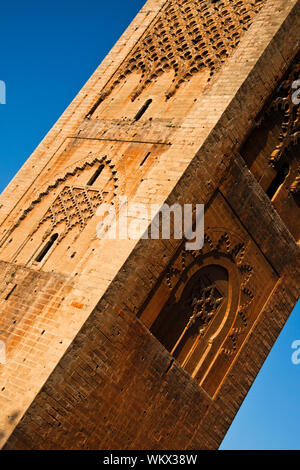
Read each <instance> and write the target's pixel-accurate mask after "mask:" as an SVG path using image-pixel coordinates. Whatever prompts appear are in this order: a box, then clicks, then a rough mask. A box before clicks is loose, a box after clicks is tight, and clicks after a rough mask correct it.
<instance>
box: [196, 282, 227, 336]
mask: <svg viewBox="0 0 300 470" xmlns="http://www.w3.org/2000/svg"><path fill="white" fill-rule="evenodd" d="M221 302H222V295H221V294H220V292H219V291H218V289H217V288H216V287H215V286H214V285H212V286H209V287H205V288H202V289H201V290H200V292H197V293H195V295H194V296H193V300H192V305H191V306H192V312H193V313H192V316H191V317H190V319H189V322H188V324H187V329H189V328H191V327H192V326H193V325H195V324H196V325H197V327H198V330H199V333H200V334H201V335H203V334H204V332H205V330H206V328H207V326H208V325H209V323H210V322H211V320H212V319H213V317H214V316H215V314H216V313H217V310H218V307H219V306H220V304H221Z"/></svg>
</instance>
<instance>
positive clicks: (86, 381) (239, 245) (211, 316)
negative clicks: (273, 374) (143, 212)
mask: <svg viewBox="0 0 300 470" xmlns="http://www.w3.org/2000/svg"><path fill="white" fill-rule="evenodd" d="M299 32H300V1H299V0H215V1H213V0H148V1H147V3H146V4H145V6H144V7H143V8H142V10H141V11H140V13H139V14H138V15H137V17H136V18H135V19H134V21H133V23H132V24H131V26H130V27H129V28H128V29H127V31H126V32H125V33H124V35H123V36H122V37H121V39H120V40H119V41H118V43H117V44H116V45H115V47H114V48H113V49H112V51H111V52H110V53H109V54H108V56H107V57H106V59H105V60H104V61H103V63H102V64H101V65H100V67H99V68H98V69H97V70H96V72H95V73H94V74H93V76H92V77H91V78H90V80H89V81H88V82H87V84H86V85H85V86H84V87H83V89H82V90H81V91H80V93H79V94H78V96H77V97H76V98H75V99H74V101H73V102H72V103H71V104H70V106H69V107H68V108H67V110H66V111H65V113H64V114H63V115H62V117H61V118H60V119H59V121H58V122H57V123H56V124H55V126H54V127H53V129H52V130H51V131H50V132H49V134H48V135H47V136H46V138H45V139H44V140H43V141H42V143H41V144H40V145H39V147H38V148H37V149H36V151H35V152H34V153H33V155H32V156H31V157H30V158H29V159H28V160H27V162H26V163H25V165H24V166H23V168H22V169H21V170H20V171H19V173H18V174H17V175H16V177H15V178H14V179H13V181H12V182H11V183H10V185H9V186H8V187H7V189H6V190H5V191H4V193H3V195H2V198H1V227H0V235H1V239H0V260H1V261H0V262H1V285H0V288H1V304H0V305H1V307H0V308H1V316H0V319H1V320H0V322H1V329H0V340H1V341H3V343H4V344H5V345H6V363H5V364H2V365H0V410H1V411H0V437H1V445H2V446H3V447H4V448H6V449H32V448H34V449H215V448H217V447H218V446H219V445H220V443H221V441H222V438H223V437H224V434H225V433H226V431H227V429H228V427H229V425H230V423H231V422H232V420H233V418H234V416H235V414H236V412H237V410H238V409H239V407H240V405H241V403H242V401H243V399H244V398H245V396H246V394H247V392H248V390H249V388H250V386H251V384H252V382H253V380H254V378H255V377H256V375H257V373H258V371H259V370H260V368H261V366H262V364H263V362H264V360H265V359H266V357H267V355H268V353H269V351H270V349H271V347H272V345H273V344H274V341H275V340H276V338H277V336H278V334H279V333H280V331H281V329H282V327H283V325H284V323H285V322H286V320H287V318H288V316H289V314H290V312H291V311H292V309H293V306H294V305H295V303H296V301H297V298H298V296H299V286H300V283H299V245H298V244H297V243H298V242H299V240H300V209H299V199H300V174H299V171H300V166H299V154H300V142H299V143H298V138H299V135H300V114H299V113H300V111H299V110H300V107H299V106H298V104H297V103H298V99H297V96H298V95H297V91H296V90H295V86H296V85H295V81H297V80H298V79H300V44H299ZM298 88H300V87H298ZM120 196H123V197H124V196H126V197H127V199H128V202H129V203H142V204H145V205H149V204H151V203H155V204H158V205H162V204H163V203H167V204H169V205H173V204H175V203H176V204H181V205H182V204H199V203H202V204H205V243H204V246H203V248H202V249H201V250H195V251H187V250H186V249H185V244H184V242H185V240H179V239H170V240H162V239H156V240H150V239H144V238H141V239H140V240H132V239H116V240H112V239H107V238H104V239H103V238H102V239H100V238H98V237H97V236H96V228H97V226H98V224H99V217H98V216H97V209H98V207H100V206H101V204H102V203H104V202H105V203H106V204H110V205H112V206H113V205H117V200H118V198H119V197H120ZM133 221H134V222H136V223H139V222H140V223H142V221H141V220H140V219H139V217H138V216H137V215H136V216H135V217H133ZM195 305H196V307H197V308H196V313H197V315H196V316H195V315H194V314H195ZM193 315H194V317H193ZM192 317H193V321H191V318H192ZM3 362H4V361H3Z"/></svg>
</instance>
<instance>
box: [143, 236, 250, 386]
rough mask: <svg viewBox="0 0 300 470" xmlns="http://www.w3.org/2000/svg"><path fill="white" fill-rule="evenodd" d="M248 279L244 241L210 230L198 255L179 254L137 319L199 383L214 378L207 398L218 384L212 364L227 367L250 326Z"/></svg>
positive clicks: (185, 252) (184, 252) (195, 252)
mask: <svg viewBox="0 0 300 470" xmlns="http://www.w3.org/2000/svg"><path fill="white" fill-rule="evenodd" d="M253 275H254V268H253V266H252V265H250V263H249V262H248V261H247V256H246V245H245V242H243V241H242V240H241V239H240V238H239V237H238V236H237V235H236V234H234V233H229V232H225V231H221V230H220V229H214V230H211V231H209V232H207V233H206V235H205V244H204V247H203V249H202V250H200V251H193V252H189V251H185V250H184V249H182V250H181V251H180V253H179V254H178V256H177V257H176V259H175V261H174V262H173V263H172V265H171V266H170V267H169V268H168V270H167V272H166V273H165V275H164V277H163V280H162V281H161V282H160V284H159V286H158V287H157V288H156V290H155V292H154V294H152V296H151V298H150V299H149V300H148V302H147V305H146V307H144V309H143V311H142V312H141V313H140V315H139V316H140V318H141V320H142V321H143V322H144V323H145V324H146V325H147V326H148V328H149V329H150V331H151V332H152V334H153V335H154V336H156V337H157V339H158V340H159V341H160V342H161V343H162V344H163V345H164V346H165V347H166V349H167V350H168V351H169V352H170V353H171V354H172V355H173V356H174V358H175V359H176V360H178V362H179V363H180V364H181V366H182V367H183V368H184V369H185V370H186V371H187V372H188V373H189V374H190V375H191V376H192V377H193V378H194V379H195V380H197V382H198V383H199V384H201V385H203V384H204V383H205V381H206V380H207V378H208V377H209V379H210V380H211V378H213V377H216V378H217V379H216V380H215V379H213V382H212V383H209V385H208V386H207V391H208V393H210V394H211V395H213V394H214V393H215V391H216V389H217V387H218V385H219V383H218V376H219V375H220V374H218V372H216V370H214V363H215V362H216V359H217V358H218V359H220V358H221V362H223V364H221V367H223V366H224V363H225V364H227V366H228V363H231V361H232V360H233V359H234V357H235V355H236V353H237V351H238V340H239V336H240V335H243V334H244V333H246V332H247V331H248V330H249V327H250V326H251V321H250V316H249V314H248V312H249V308H250V306H251V304H252V302H253V299H254V293H253V291H252V287H251V286H250V280H251V277H252V276H253ZM222 358H223V359H222ZM217 368H219V364H218V365H217Z"/></svg>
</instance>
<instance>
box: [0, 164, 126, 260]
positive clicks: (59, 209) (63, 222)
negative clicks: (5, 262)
mask: <svg viewBox="0 0 300 470" xmlns="http://www.w3.org/2000/svg"><path fill="white" fill-rule="evenodd" d="M99 168H101V173H102V169H105V168H107V169H108V170H109V177H108V182H107V184H106V185H105V187H104V189H102V188H97V187H96V186H95V187H94V186H91V185H90V184H89V183H90V181H91V179H90V177H88V175H89V172H88V170H91V169H94V171H95V172H97V170H99ZM68 170H69V171H65V173H64V174H63V175H61V176H60V175H59V176H58V177H56V179H55V181H53V182H52V183H51V184H49V185H48V186H47V188H46V189H44V190H42V191H41V192H40V193H39V194H38V196H37V197H36V198H35V199H34V200H33V201H32V202H31V203H30V205H29V206H28V207H27V208H26V209H25V210H24V211H23V213H22V214H21V216H20V217H19V218H18V219H17V221H16V222H15V224H14V225H13V227H12V229H11V230H10V231H9V232H8V233H7V234H6V235H5V236H4V237H3V239H2V240H1V242H0V246H1V247H3V249H4V250H5V249H6V246H7V244H9V241H8V240H9V238H11V237H12V236H13V235H14V232H15V231H16V230H17V229H18V227H21V228H22V223H23V221H25V220H26V219H27V217H28V215H29V214H30V213H31V212H32V211H33V210H34V209H35V208H36V207H39V206H40V205H42V207H43V208H44V209H43V212H44V214H43V212H42V214H43V215H42V216H41V217H40V218H39V220H38V222H35V223H34V224H33V226H32V227H31V228H30V232H28V233H26V236H24V234H23V235H22V237H21V238H22V239H23V242H22V243H21V245H20V246H19V247H18V248H16V249H15V250H14V254H13V260H14V259H15V258H16V256H19V254H20V253H21V252H22V253H23V250H24V248H25V247H26V246H27V244H28V242H29V241H30V244H31V245H32V248H30V251H31V252H32V253H31V256H30V260H32V259H33V258H32V256H33V257H34V256H35V255H36V250H39V249H41V247H40V246H39V244H41V243H44V242H45V241H47V240H49V239H50V238H51V236H52V234H53V233H54V232H58V234H59V235H58V239H57V241H56V245H57V244H59V243H60V242H61V241H62V240H63V239H64V238H65V237H66V236H67V235H68V234H69V233H70V232H73V231H76V233H78V234H79V233H80V232H82V231H83V230H84V228H85V227H86V226H87V224H88V222H89V220H90V219H92V218H93V217H94V215H95V214H96V211H97V208H98V207H99V206H100V204H102V203H103V202H104V199H105V201H106V202H110V203H111V204H113V201H114V197H115V195H116V191H117V190H118V187H119V179H118V176H117V171H116V169H115V165H114V164H113V163H112V162H111V160H109V159H108V158H107V156H103V157H96V158H95V157H93V158H92V157H90V158H89V159H88V158H85V159H84V160H83V161H82V160H81V161H80V162H77V163H75V164H73V165H72V167H70V168H69V169H68ZM85 171H87V179H86V182H85V184H83V185H80V184H77V182H76V180H75V178H74V177H77V176H80V175H81V174H84V172H85ZM60 188H61V189H60ZM51 196H52V197H51ZM48 199H49V205H48V206H47V208H46V211H45V205H46V204H47V201H48ZM27 225H28V223H27ZM27 230H28V229H27ZM36 243H37V244H38V245H36ZM28 246H29V245H28ZM33 248H34V250H35V251H32V250H33ZM28 250H29V248H26V249H25V252H26V253H27V251H28ZM22 256H23V255H22Z"/></svg>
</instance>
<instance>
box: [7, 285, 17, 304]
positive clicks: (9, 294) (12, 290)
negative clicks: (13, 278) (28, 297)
mask: <svg viewBox="0 0 300 470" xmlns="http://www.w3.org/2000/svg"><path fill="white" fill-rule="evenodd" d="M16 287H17V284H15V285H14V287H13V288H12V289H11V290H10V291H9V293H8V294H7V296H6V297H5V299H4V300H8V299H9V298H10V296H11V294H12V293H13V292H14V290H15V288H16Z"/></svg>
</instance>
